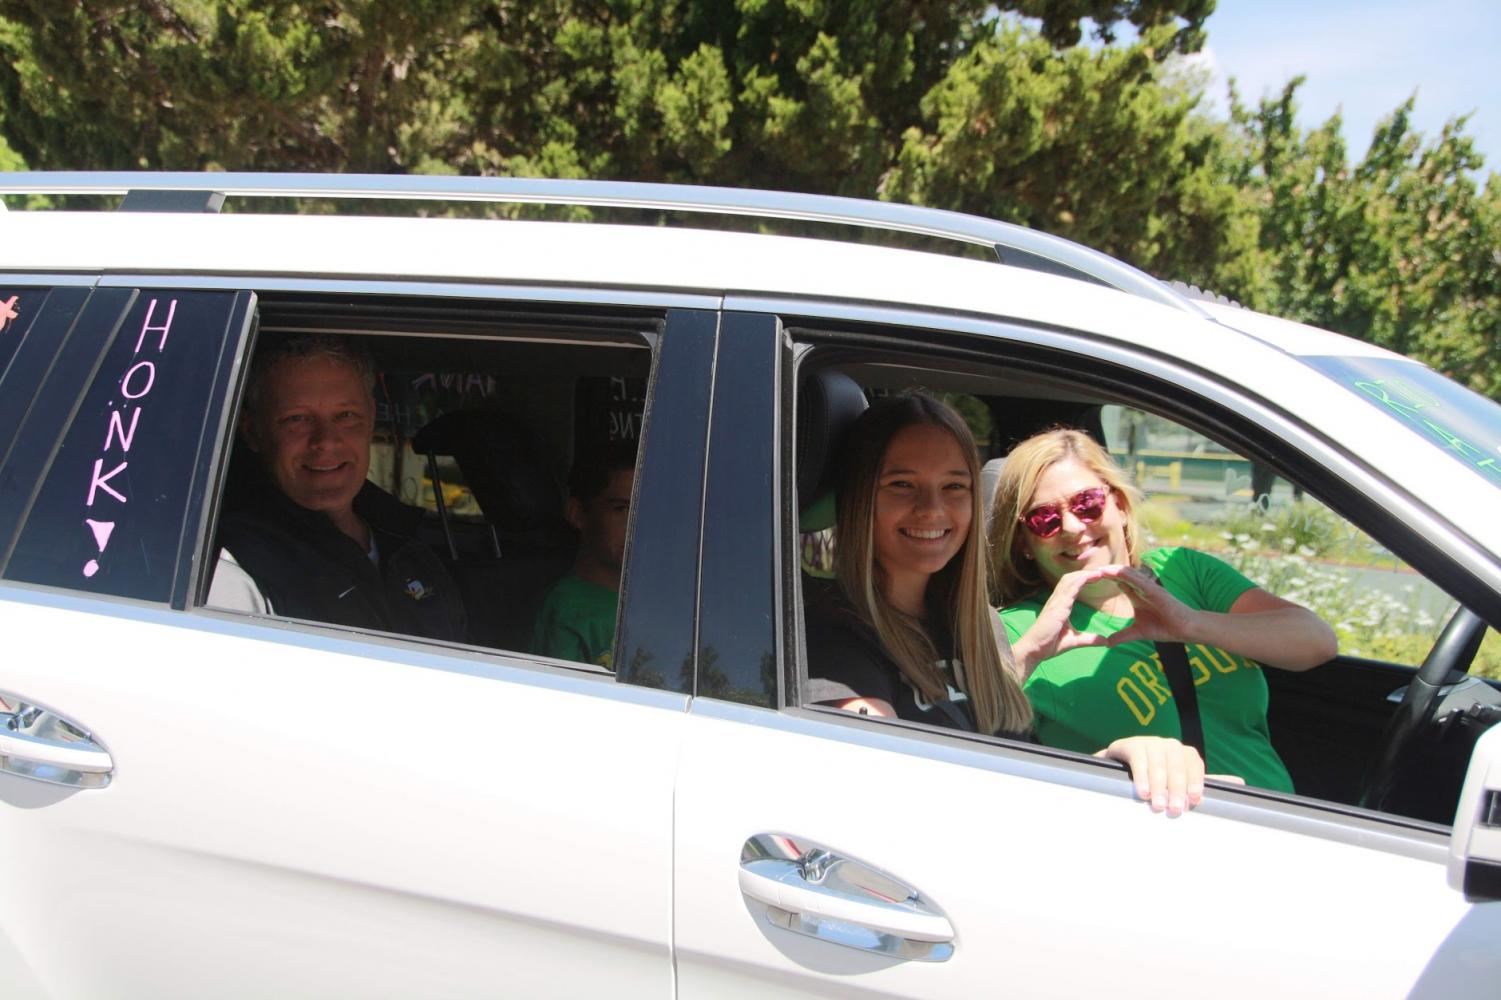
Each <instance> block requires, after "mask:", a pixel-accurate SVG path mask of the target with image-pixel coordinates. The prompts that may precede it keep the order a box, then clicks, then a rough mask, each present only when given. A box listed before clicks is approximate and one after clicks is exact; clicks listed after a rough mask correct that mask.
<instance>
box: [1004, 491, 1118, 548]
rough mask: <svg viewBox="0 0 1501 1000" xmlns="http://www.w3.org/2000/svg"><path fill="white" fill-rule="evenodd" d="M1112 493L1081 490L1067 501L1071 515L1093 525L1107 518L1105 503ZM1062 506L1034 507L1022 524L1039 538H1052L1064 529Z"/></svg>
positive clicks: (1024, 517)
mask: <svg viewBox="0 0 1501 1000" xmlns="http://www.w3.org/2000/svg"><path fill="white" fill-rule="evenodd" d="M1109 497H1110V491H1109V490H1107V489H1103V488H1102V487H1098V486H1096V487H1094V488H1093V489H1088V490H1080V491H1079V492H1078V493H1075V494H1074V495H1073V496H1071V497H1069V498H1068V500H1067V501H1065V502H1066V503H1067V504H1068V509H1069V513H1071V514H1073V515H1074V517H1077V518H1078V519H1079V520H1080V521H1083V522H1084V523H1085V524H1093V523H1094V522H1096V521H1098V520H1099V519H1100V518H1102V517H1104V516H1105V501H1106V500H1107V499H1109ZM1061 506H1062V505H1061V504H1060V505H1052V504H1050V505H1048V506H1046V507H1034V508H1033V509H1032V510H1029V511H1027V513H1026V515H1025V516H1023V517H1022V523H1023V524H1025V525H1026V526H1027V530H1028V531H1030V532H1032V534H1034V535H1036V536H1037V537H1038V538H1052V537H1053V536H1054V535H1056V534H1058V532H1059V531H1060V530H1062V528H1063V513H1062V511H1061V510H1060V507H1061Z"/></svg>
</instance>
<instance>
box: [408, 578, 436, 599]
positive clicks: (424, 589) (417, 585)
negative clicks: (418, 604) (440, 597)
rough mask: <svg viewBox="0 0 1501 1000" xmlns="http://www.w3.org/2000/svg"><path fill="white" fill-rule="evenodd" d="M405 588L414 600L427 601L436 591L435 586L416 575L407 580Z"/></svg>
mask: <svg viewBox="0 0 1501 1000" xmlns="http://www.w3.org/2000/svg"><path fill="white" fill-rule="evenodd" d="M405 589H406V593H407V596H408V597H410V598H411V599H412V600H414V601H425V600H427V599H428V598H429V597H432V596H433V593H434V591H433V588H431V587H429V586H428V585H427V584H425V583H423V582H422V581H421V580H418V579H416V578H415V577H414V578H413V579H410V580H408V581H407V584H406V588H405Z"/></svg>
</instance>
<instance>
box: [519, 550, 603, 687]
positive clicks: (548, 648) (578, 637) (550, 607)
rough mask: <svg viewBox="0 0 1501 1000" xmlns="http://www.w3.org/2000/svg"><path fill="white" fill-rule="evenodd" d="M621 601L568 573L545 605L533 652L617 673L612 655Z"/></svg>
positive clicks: (534, 629) (556, 584)
mask: <svg viewBox="0 0 1501 1000" xmlns="http://www.w3.org/2000/svg"><path fill="white" fill-rule="evenodd" d="M619 597H620V595H619V594H617V593H616V592H615V591H613V590H611V589H610V588H609V587H601V586H600V585H599V584H597V583H590V582H589V581H588V580H585V579H584V578H583V577H580V576H575V575H574V574H572V573H569V574H568V575H567V576H565V577H563V579H561V580H559V581H558V582H557V583H555V584H553V588H552V590H550V591H548V592H547V597H546V598H545V599H544V600H543V602H542V610H541V611H539V612H538V613H537V624H536V626H535V628H533V630H532V652H534V653H541V654H542V655H543V656H553V657H556V658H558V659H560V660H573V661H574V662H576V663H595V664H598V665H599V666H601V667H610V668H611V669H614V667H613V666H612V665H611V663H610V654H611V651H612V647H613V645H614V643H615V606H616V604H617V603H619Z"/></svg>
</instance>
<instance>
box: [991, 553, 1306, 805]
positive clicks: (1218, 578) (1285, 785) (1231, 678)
mask: <svg viewBox="0 0 1501 1000" xmlns="http://www.w3.org/2000/svg"><path fill="white" fill-rule="evenodd" d="M1142 563H1143V564H1144V565H1145V566H1146V567H1147V568H1149V569H1151V570H1152V571H1153V572H1154V573H1156V574H1157V579H1158V581H1159V582H1160V583H1161V584H1162V585H1163V587H1165V588H1166V589H1167V591H1168V592H1169V593H1170V594H1172V595H1173V596H1174V597H1176V598H1178V600H1180V601H1182V602H1183V603H1184V604H1186V605H1188V606H1189V607H1191V608H1196V609H1199V610H1203V611H1220V612H1224V611H1229V610H1230V605H1232V604H1234V603H1235V600H1236V598H1238V597H1240V595H1241V594H1243V593H1245V592H1246V591H1247V590H1249V589H1250V588H1252V587H1254V586H1255V584H1253V583H1252V582H1251V581H1250V580H1248V579H1246V578H1245V577H1244V576H1242V575H1241V574H1240V573H1239V572H1237V571H1236V570H1235V569H1233V568H1232V567H1230V566H1227V565H1226V564H1225V563H1223V562H1220V561H1219V560H1218V559H1216V558H1214V557H1213V556H1211V555H1206V554H1205V553H1203V552H1197V551H1195V550H1193V549H1183V548H1161V549H1153V550H1152V551H1151V552H1148V553H1146V554H1145V555H1144V556H1142ZM1047 596H1048V595H1047V594H1045V593H1044V594H1037V595H1034V596H1033V597H1030V598H1027V599H1026V600H1023V601H1020V602H1018V603H1017V604H1015V605H1012V606H1011V607H1009V608H1005V609H1003V610H1002V611H1001V620H1002V621H1003V622H1004V623H1005V625H1006V633H1007V635H1008V636H1009V637H1010V639H1011V641H1012V642H1015V641H1016V640H1017V639H1019V638H1021V636H1022V635H1023V634H1024V633H1025V632H1026V631H1027V629H1029V628H1031V627H1032V624H1033V623H1034V622H1036V621H1037V616H1038V614H1039V613H1040V612H1041V611H1042V606H1043V603H1044V602H1045V601H1046V600H1047ZM1069 621H1070V623H1071V624H1072V625H1073V627H1074V628H1075V629H1077V630H1078V631H1080V632H1093V633H1095V634H1096V635H1102V636H1109V635H1114V634H1115V633H1116V632H1118V631H1120V630H1121V629H1123V628H1125V627H1126V626H1127V625H1130V624H1131V621H1132V619H1129V618H1115V617H1112V616H1111V615H1107V614H1104V613H1102V612H1099V611H1096V610H1095V609H1094V608H1091V607H1090V606H1089V605H1087V604H1085V603H1084V602H1083V601H1078V602H1076V603H1075V604H1074V609H1073V611H1072V613H1071V614H1070V615H1069ZM1184 648H1185V649H1186V651H1187V653H1188V665H1189V667H1190V669H1191V670H1192V671H1193V677H1194V687H1195V689H1196V691H1197V693H1198V701H1199V721H1200V723H1201V725H1202V726H1203V729H1204V751H1205V757H1206V758H1207V760H1206V764H1207V766H1208V769H1209V773H1211V774H1235V775H1239V776H1240V777H1242V778H1245V779H1246V782H1247V784H1251V785H1256V786H1257V787H1260V788H1271V789H1275V790H1277V791H1283V792H1290V791H1292V790H1293V784H1292V778H1291V777H1290V776H1289V775H1288V773H1287V768H1286V767H1285V766H1284V765H1283V763H1282V759H1281V758H1280V757H1278V756H1277V751H1276V750H1274V749H1272V741H1271V735H1270V733H1269V732H1268V730H1267V723H1266V709H1267V686H1266V678H1265V677H1263V676H1262V672H1261V666H1260V664H1258V663H1256V662H1255V661H1254V660H1249V659H1247V658H1246V657H1244V656H1238V655H1236V654H1235V653H1230V652H1227V651H1225V650H1223V649H1219V648H1218V647H1215V646H1206V645H1203V644H1200V643H1185V644H1184ZM1023 690H1024V691H1025V692H1026V695H1027V699H1028V700H1029V701H1030V702H1031V703H1032V709H1033V711H1034V713H1035V714H1036V720H1037V721H1036V725H1037V738H1038V740H1039V741H1040V742H1042V743H1045V744H1047V745H1048V746H1055V747H1062V748H1064V749H1067V750H1077V751H1080V752H1081V753H1093V752H1094V751H1096V750H1098V749H1100V748H1101V747H1103V746H1105V745H1107V744H1108V743H1110V742H1111V741H1112V740H1116V739H1119V738H1121V737H1123V736H1171V737H1173V738H1175V739H1177V738H1181V737H1182V729H1181V728H1180V725H1179V722H1178V708H1177V705H1176V704H1175V703H1174V701H1173V693H1172V689H1171V688H1170V687H1169V686H1168V683H1167V676H1166V674H1165V673H1164V672H1163V669H1162V661H1161V660H1160V659H1159V658H1158V656H1157V648H1156V645H1155V644H1154V643H1151V642H1148V641H1146V640H1139V641H1137V642H1128V643H1124V644H1122V645H1120V646H1115V647H1108V646H1091V647H1085V648H1081V649H1071V650H1069V651H1068V652H1066V653H1061V654H1059V655H1058V656H1055V657H1053V658H1052V659H1050V660H1046V661H1044V662H1043V663H1041V664H1039V665H1038V667H1037V669H1036V670H1034V671H1033V673H1032V676H1031V677H1029V678H1027V683H1026V684H1025V685H1024V686H1023Z"/></svg>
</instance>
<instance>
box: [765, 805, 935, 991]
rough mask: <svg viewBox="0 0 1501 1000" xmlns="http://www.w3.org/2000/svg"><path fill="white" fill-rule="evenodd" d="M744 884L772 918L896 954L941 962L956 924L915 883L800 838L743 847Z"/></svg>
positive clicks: (777, 837)
mask: <svg viewBox="0 0 1501 1000" xmlns="http://www.w3.org/2000/svg"><path fill="white" fill-rule="evenodd" d="M740 891H741V892H742V893H744V894H745V895H746V896H747V897H749V898H750V899H753V900H755V901H756V902H758V903H763V904H765V905H766V907H767V917H768V918H769V919H770V920H771V922H772V923H773V924H775V925H776V926H778V927H782V928H785V929H787V930H790V931H793V932H795V933H798V934H806V935H808V936H809V937H815V938H818V939H820V940H823V941H828V942H830V943H832V944H838V945H843V946H844V947H847V948H858V949H860V950H862V951H872V952H876V953H878V954H882V955H890V956H892V957H894V958H905V959H910V960H914V961H919V962H944V961H947V960H948V959H949V957H950V956H952V955H953V954H954V944H953V941H954V928H953V925H952V924H950V923H949V920H948V918H947V917H945V916H944V915H943V914H942V913H941V912H940V911H938V910H937V908H936V907H934V906H933V905H932V904H931V903H929V902H928V901H927V900H925V899H923V898H922V897H921V896H920V895H919V894H918V893H917V891H916V890H915V889H913V888H911V887H910V886H908V885H905V884H904V883H902V882H900V881H898V880H896V879H894V878H892V877H891V876H890V875H887V874H886V873H885V872H882V871H880V870H878V869H876V868H872V867H870V866H869V865H865V864H862V863H861V862H858V861H854V860H852V859H850V858H846V857H842V856H840V855H838V854H835V853H833V852H832V851H829V850H828V849H826V848H823V847H820V846H819V845H817V844H813V843H810V842H808V841H806V840H803V839H802V838H800V837H791V836H786V835H783V834H761V835H759V836H756V837H752V838H751V839H749V840H747V841H746V842H745V846H744V847H743V848H742V849H741V852H740Z"/></svg>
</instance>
